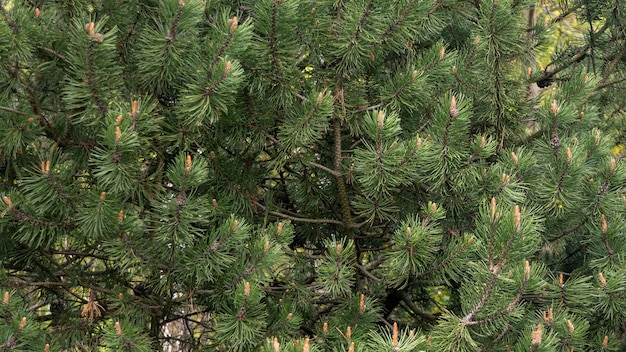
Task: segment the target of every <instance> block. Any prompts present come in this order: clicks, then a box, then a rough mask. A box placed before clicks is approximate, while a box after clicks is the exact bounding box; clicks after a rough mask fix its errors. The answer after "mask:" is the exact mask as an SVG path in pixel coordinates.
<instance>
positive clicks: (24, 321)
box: [20, 317, 26, 331]
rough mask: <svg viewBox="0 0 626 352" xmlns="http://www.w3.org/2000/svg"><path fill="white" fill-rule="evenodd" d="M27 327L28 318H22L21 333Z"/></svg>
mask: <svg viewBox="0 0 626 352" xmlns="http://www.w3.org/2000/svg"><path fill="white" fill-rule="evenodd" d="M25 326H26V317H22V320H20V331H21V330H23V329H24V327H25Z"/></svg>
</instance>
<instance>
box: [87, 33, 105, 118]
mask: <svg viewBox="0 0 626 352" xmlns="http://www.w3.org/2000/svg"><path fill="white" fill-rule="evenodd" d="M96 45H97V44H96V42H95V41H94V40H91V41H90V42H89V45H88V46H87V86H89V91H90V92H91V96H92V97H93V98H94V99H95V100H96V105H98V109H99V110H100V114H102V117H106V115H107V106H106V103H105V102H104V100H102V97H101V96H100V92H99V89H98V82H96V74H95V63H94V59H95V50H96V48H95V47H96Z"/></svg>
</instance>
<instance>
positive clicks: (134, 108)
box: [130, 100, 139, 117]
mask: <svg viewBox="0 0 626 352" xmlns="http://www.w3.org/2000/svg"><path fill="white" fill-rule="evenodd" d="M138 105H139V103H138V102H137V100H133V105H132V107H131V110H130V115H131V116H132V117H137V108H138Z"/></svg>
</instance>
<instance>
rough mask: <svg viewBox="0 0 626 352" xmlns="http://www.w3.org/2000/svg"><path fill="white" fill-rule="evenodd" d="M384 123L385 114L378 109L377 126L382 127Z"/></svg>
mask: <svg viewBox="0 0 626 352" xmlns="http://www.w3.org/2000/svg"><path fill="white" fill-rule="evenodd" d="M384 124H385V114H384V113H383V112H382V110H379V111H378V127H380V128H383V125H384Z"/></svg>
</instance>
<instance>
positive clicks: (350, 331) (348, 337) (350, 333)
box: [346, 325, 352, 340]
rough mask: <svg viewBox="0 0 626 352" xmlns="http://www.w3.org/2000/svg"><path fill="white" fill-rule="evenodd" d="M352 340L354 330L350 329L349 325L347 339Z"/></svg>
mask: <svg viewBox="0 0 626 352" xmlns="http://www.w3.org/2000/svg"><path fill="white" fill-rule="evenodd" d="M351 338H352V328H351V327H350V325H348V328H346V339H348V340H350V339H351Z"/></svg>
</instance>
